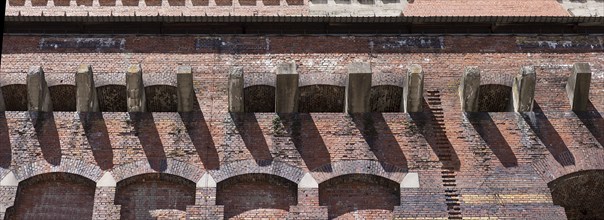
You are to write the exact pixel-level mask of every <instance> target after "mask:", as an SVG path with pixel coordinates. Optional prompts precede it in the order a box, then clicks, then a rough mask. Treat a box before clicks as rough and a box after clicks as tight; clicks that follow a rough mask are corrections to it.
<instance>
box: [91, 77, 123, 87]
mask: <svg viewBox="0 0 604 220" xmlns="http://www.w3.org/2000/svg"><path fill="white" fill-rule="evenodd" d="M108 85H118V86H126V74H124V73H103V74H94V86H95V87H97V88H99V87H101V86H108Z"/></svg>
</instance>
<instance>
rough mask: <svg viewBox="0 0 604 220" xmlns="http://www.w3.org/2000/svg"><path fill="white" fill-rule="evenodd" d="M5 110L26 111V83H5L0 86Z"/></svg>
mask: <svg viewBox="0 0 604 220" xmlns="http://www.w3.org/2000/svg"><path fill="white" fill-rule="evenodd" d="M0 89H2V96H3V98H4V105H5V107H6V111H27V85H26V84H7V85H4V86H2V87H0Z"/></svg>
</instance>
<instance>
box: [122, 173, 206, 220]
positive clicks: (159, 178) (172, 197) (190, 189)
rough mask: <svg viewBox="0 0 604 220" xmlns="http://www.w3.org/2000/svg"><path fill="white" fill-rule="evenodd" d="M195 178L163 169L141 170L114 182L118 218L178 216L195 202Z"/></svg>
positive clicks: (176, 217)
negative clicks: (163, 171) (156, 170)
mask: <svg viewBox="0 0 604 220" xmlns="http://www.w3.org/2000/svg"><path fill="white" fill-rule="evenodd" d="M195 185H196V182H194V181H191V180H189V179H186V178H183V177H181V176H177V175H173V174H167V173H144V174H139V175H135V176H131V177H128V178H126V179H122V180H120V181H119V182H117V186H116V191H115V204H116V205H120V206H121V209H120V216H121V218H122V219H152V218H153V217H154V216H162V217H163V218H165V219H180V218H182V217H184V216H185V215H186V208H187V206H190V205H195V190H196V189H195Z"/></svg>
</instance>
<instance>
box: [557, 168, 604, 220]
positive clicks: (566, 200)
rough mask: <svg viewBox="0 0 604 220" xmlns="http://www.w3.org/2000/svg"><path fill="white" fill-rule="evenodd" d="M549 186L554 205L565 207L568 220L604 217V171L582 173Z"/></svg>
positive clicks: (568, 176)
mask: <svg viewBox="0 0 604 220" xmlns="http://www.w3.org/2000/svg"><path fill="white" fill-rule="evenodd" d="M548 185H549V188H550V190H551V191H552V199H553V200H554V204H556V205H559V206H562V207H564V209H565V211H566V217H567V218H568V219H600V218H603V217H604V204H602V202H601V201H604V191H602V188H604V170H590V171H581V172H578V173H575V174H570V175H567V176H563V177H561V178H558V179H556V180H554V181H552V182H550V183H549V184H548Z"/></svg>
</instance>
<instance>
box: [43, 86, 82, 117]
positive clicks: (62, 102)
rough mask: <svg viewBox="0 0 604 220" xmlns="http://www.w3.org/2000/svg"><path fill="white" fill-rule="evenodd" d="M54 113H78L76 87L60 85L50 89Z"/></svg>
mask: <svg viewBox="0 0 604 220" xmlns="http://www.w3.org/2000/svg"><path fill="white" fill-rule="evenodd" d="M48 90H49V91H50V101H51V102H52V109H53V111H58V112H75V111H76V87H75V86H72V85H58V86H51V87H49V88H48Z"/></svg>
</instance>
